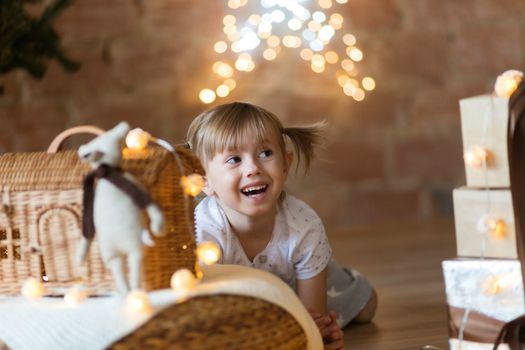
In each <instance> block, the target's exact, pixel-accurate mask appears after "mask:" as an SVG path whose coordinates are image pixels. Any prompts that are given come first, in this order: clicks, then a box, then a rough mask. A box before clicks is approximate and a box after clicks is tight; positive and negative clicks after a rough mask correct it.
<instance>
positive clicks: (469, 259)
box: [442, 94, 525, 350]
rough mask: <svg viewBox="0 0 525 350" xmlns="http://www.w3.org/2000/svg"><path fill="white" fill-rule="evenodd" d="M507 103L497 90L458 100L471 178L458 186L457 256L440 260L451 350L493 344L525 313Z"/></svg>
mask: <svg viewBox="0 0 525 350" xmlns="http://www.w3.org/2000/svg"><path fill="white" fill-rule="evenodd" d="M508 102H509V99H508V97H499V96H497V95H495V94H494V95H483V96H476V97H471V98H466V99H462V100H461V101H460V112H461V130H462V137H463V150H464V159H465V171H466V180H467V184H466V186H464V187H460V188H456V189H455V190H454V192H453V200H454V217H455V230H456V247H457V255H458V257H457V258H455V259H451V260H446V261H443V264H442V266H443V273H444V279H445V289H446V297H447V304H448V316H449V346H450V349H451V350H456V349H461V350H467V349H468V350H478V349H479V350H481V349H492V348H493V345H494V341H495V339H496V337H497V335H498V333H499V332H500V330H501V329H502V327H503V326H504V325H505V323H507V322H509V321H511V320H513V319H515V318H517V317H518V316H521V315H523V314H524V313H525V305H524V304H525V303H524V294H523V282H522V275H521V273H522V272H521V265H520V261H519V260H518V252H517V247H516V232H515V226H514V221H515V220H514V211H513V206H512V196H511V188H510V177H509V162H508V150H507V127H508V122H509V120H508V114H509V111H508ZM508 348H509V347H508V345H507V344H503V345H500V347H498V349H500V350H502V349H508Z"/></svg>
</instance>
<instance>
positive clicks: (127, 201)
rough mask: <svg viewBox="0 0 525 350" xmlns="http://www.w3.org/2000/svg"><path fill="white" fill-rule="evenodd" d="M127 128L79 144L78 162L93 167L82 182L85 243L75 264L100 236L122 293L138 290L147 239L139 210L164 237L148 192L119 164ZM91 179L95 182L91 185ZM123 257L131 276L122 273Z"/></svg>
mask: <svg viewBox="0 0 525 350" xmlns="http://www.w3.org/2000/svg"><path fill="white" fill-rule="evenodd" d="M128 131H129V125H128V124H127V123H126V122H121V123H120V124H118V125H117V126H116V127H114V128H113V129H111V130H109V131H107V132H106V133H104V134H102V135H100V136H98V137H97V138H95V139H93V140H92V141H91V142H89V143H87V144H85V145H82V146H80V148H79V150H78V155H79V157H80V159H82V160H83V161H86V162H88V163H89V165H90V166H91V168H92V169H94V170H93V171H92V172H90V173H89V174H88V175H87V176H86V178H85V180H84V199H83V205H84V218H83V219H84V220H83V235H84V239H83V240H82V244H81V246H80V249H79V254H78V260H79V263H81V262H83V261H84V260H85V258H86V255H87V252H88V250H89V246H90V243H91V241H92V240H93V237H94V234H95V232H96V234H97V235H98V241H99V244H100V250H101V255H102V259H103V261H104V264H105V265H106V267H107V268H109V269H110V270H111V273H112V275H113V279H114V280H115V284H116V286H117V290H118V292H119V293H121V294H125V293H127V292H128V291H130V290H134V289H139V288H140V280H141V265H142V258H143V243H146V244H147V243H148V242H147V240H150V242H151V238H149V233H148V231H147V230H146V229H145V223H144V219H143V215H142V209H145V210H146V212H147V214H148V216H149V221H150V230H151V232H152V233H153V234H154V235H155V236H161V235H162V234H163V233H164V217H163V215H162V211H161V210H160V208H159V207H158V206H157V205H156V204H155V203H153V201H152V200H151V198H150V196H149V194H148V193H147V192H145V191H144V189H143V188H142V187H141V186H140V185H139V184H138V182H137V181H136V180H135V179H134V178H133V176H131V175H130V174H128V173H124V172H122V170H121V169H120V168H119V164H120V161H121V158H122V147H123V144H124V139H125V137H126V134H127V132H128ZM95 179H98V182H97V184H96V186H95ZM126 259H127V264H128V271H129V278H128V279H126V276H125V273H124V266H123V264H124V263H125V260H126Z"/></svg>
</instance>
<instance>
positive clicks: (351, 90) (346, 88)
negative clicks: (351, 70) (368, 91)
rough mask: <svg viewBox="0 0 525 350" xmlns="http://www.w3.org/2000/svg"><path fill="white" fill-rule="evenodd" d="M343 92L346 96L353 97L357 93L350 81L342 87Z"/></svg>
mask: <svg viewBox="0 0 525 350" xmlns="http://www.w3.org/2000/svg"><path fill="white" fill-rule="evenodd" d="M343 92H344V93H345V95H347V96H352V97H353V96H354V94H355V93H356V92H357V87H356V86H355V85H354V84H353V83H352V80H351V79H349V80H347V81H346V82H345V84H344V86H343Z"/></svg>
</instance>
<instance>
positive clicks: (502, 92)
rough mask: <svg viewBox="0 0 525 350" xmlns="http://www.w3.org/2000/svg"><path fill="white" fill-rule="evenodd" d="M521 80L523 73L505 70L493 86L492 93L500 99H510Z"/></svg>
mask: <svg viewBox="0 0 525 350" xmlns="http://www.w3.org/2000/svg"><path fill="white" fill-rule="evenodd" d="M522 80H523V72H520V71H518V70H514V69H511V70H507V71H505V72H503V73H502V74H500V75H499V76H498V78H497V79H496V83H495V84H494V92H495V93H496V95H497V96H500V97H510V95H512V93H513V92H514V91H516V89H517V88H518V85H519V84H520V82H521V81H522Z"/></svg>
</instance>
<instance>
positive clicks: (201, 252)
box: [196, 242, 221, 265]
mask: <svg viewBox="0 0 525 350" xmlns="http://www.w3.org/2000/svg"><path fill="white" fill-rule="evenodd" d="M196 253H197V258H198V259H199V261H200V262H202V263H203V264H205V265H213V264H215V263H216V262H217V261H219V259H220V257H221V249H220V248H219V246H218V245H217V244H216V243H214V242H202V243H199V245H198V246H197V250H196Z"/></svg>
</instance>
